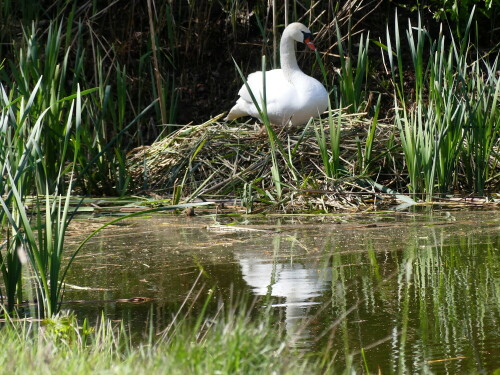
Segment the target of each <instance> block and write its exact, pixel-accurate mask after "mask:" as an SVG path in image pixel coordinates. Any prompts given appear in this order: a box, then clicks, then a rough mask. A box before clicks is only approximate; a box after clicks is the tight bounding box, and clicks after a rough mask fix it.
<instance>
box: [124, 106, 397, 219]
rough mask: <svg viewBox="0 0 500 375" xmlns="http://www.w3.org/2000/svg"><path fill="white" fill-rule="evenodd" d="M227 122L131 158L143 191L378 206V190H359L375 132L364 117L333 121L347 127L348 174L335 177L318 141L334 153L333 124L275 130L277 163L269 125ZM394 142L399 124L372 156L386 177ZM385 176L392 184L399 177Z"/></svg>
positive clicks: (286, 204) (178, 135)
mask: <svg viewBox="0 0 500 375" xmlns="http://www.w3.org/2000/svg"><path fill="white" fill-rule="evenodd" d="M336 116H340V112H337V113H336ZM221 117H222V115H219V116H216V117H215V118H213V119H211V120H210V121H207V122H205V123H203V124H201V125H194V126H186V127H183V128H181V129H180V130H178V131H176V132H174V133H172V134H170V135H169V136H168V137H166V138H164V139H163V140H161V141H158V142H155V143H154V144H152V145H151V146H143V147H139V148H136V149H134V150H132V151H131V152H130V153H129V155H128V158H127V160H128V169H129V173H130V175H131V177H132V180H133V185H134V187H135V189H136V191H142V192H144V191H151V190H153V191H155V192H156V193H160V194H161V193H163V194H164V195H167V196H168V195H170V196H172V197H174V196H178V195H182V197H183V198H184V199H187V200H192V199H194V198H195V197H205V198H208V197H212V198H214V197H219V198H225V199H226V198H232V199H239V200H240V202H241V204H242V205H245V206H248V205H252V204H254V203H257V202H264V203H280V205H281V207H282V208H284V209H287V208H288V209H291V208H292V207H293V208H294V209H295V208H297V207H304V208H306V207H307V209H311V207H312V208H314V207H317V208H318V209H322V210H325V209H332V208H333V209H346V208H352V209H357V208H358V207H359V206H360V205H364V204H366V203H367V199H368V200H370V202H371V201H372V200H373V197H374V190H373V187H372V186H369V185H366V184H363V183H361V184H360V178H361V177H363V178H366V177H367V176H366V175H364V176H361V174H360V173H362V172H363V171H364V172H365V173H366V171H367V170H369V168H367V166H366V165H365V166H363V165H360V160H359V159H360V155H362V154H363V152H364V150H365V149H364V148H365V140H366V137H367V132H368V129H369V127H370V122H369V121H367V120H365V119H364V117H363V116H362V115H360V114H355V115H346V114H342V116H341V117H336V118H334V121H340V124H341V133H340V137H341V148H340V160H341V165H342V168H343V170H342V171H339V173H338V175H337V176H335V178H333V177H332V176H328V175H327V173H326V172H325V165H324V161H323V159H322V158H321V152H320V145H319V137H321V136H323V137H324V139H325V140H326V144H327V147H330V146H329V141H330V133H329V132H330V130H329V124H328V121H327V120H316V121H314V122H311V123H309V124H308V125H307V126H305V127H304V126H302V127H290V126H281V127H273V129H274V134H275V135H274V139H275V141H274V143H275V144H276V143H279V144H280V145H281V147H280V148H279V147H278V148H276V147H275V148H274V149H275V151H274V155H275V158H274V162H273V156H272V155H273V152H272V151H273V147H272V143H273V136H271V135H269V132H268V131H266V128H265V127H264V126H263V125H258V124H252V123H241V124H237V125H231V126H229V125H228V124H227V123H225V122H219V119H220V118H221ZM320 121H322V122H320ZM393 137H394V132H393V127H392V125H384V124H381V123H379V124H378V125H377V129H376V135H375V141H374V143H373V146H372V154H373V155H378V156H377V158H373V160H376V159H377V168H376V171H377V173H378V177H379V178H380V176H382V175H383V174H384V173H382V171H383V169H384V168H385V169H388V168H389V166H388V163H387V161H388V160H389V159H391V160H392V159H393V155H391V157H390V158H389V157H388V152H387V149H388V147H387V145H388V142H389V140H390V139H393ZM329 155H330V156H331V153H330V154H329ZM361 159H362V157H361ZM373 160H372V161H373ZM273 167H274V168H275V171H274V172H275V174H273ZM389 169H390V168H389ZM374 170H375V169H374ZM276 173H277V174H276ZM386 174H387V175H388V176H389V175H390V176H391V177H390V178H392V179H393V177H394V172H393V171H388V173H386ZM277 175H278V176H279V177H278V180H279V186H277V178H276V176H277ZM379 181H380V180H379ZM389 182H390V181H389ZM363 185H365V186H363ZM391 201H392V200H391Z"/></svg>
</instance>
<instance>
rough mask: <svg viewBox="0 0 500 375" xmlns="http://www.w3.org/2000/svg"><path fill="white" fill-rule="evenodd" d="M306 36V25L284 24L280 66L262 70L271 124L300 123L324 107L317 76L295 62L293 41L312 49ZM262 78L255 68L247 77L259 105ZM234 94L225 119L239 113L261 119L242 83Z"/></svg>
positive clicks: (325, 101)
mask: <svg viewBox="0 0 500 375" xmlns="http://www.w3.org/2000/svg"><path fill="white" fill-rule="evenodd" d="M310 38H311V32H310V31H309V29H308V28H306V27H305V26H304V25H302V24H301V23H298V22H295V23H292V24H290V25H288V27H287V28H286V29H285V31H284V32H283V36H282V37H281V43H280V61H281V69H273V70H270V71H267V72H266V104H267V115H268V117H269V121H270V122H271V123H273V124H276V125H282V124H286V123H287V122H288V121H290V122H291V123H292V124H294V125H302V124H305V123H306V122H307V121H309V119H310V118H311V117H317V116H319V115H320V114H321V113H323V112H324V111H325V110H326V109H327V108H328V93H327V92H326V89H325V87H324V86H323V85H322V84H321V83H320V82H319V81H318V80H316V79H314V78H313V77H310V76H308V75H307V74H304V72H302V70H300V68H299V66H298V65H297V58H296V56H295V45H296V42H302V43H306V44H307V45H308V47H309V48H311V49H315V47H314V44H313V43H312V42H311V41H310ZM262 78H263V77H262V72H255V73H252V74H250V75H249V76H248V79H247V84H248V86H249V87H250V90H251V91H252V93H253V95H254V97H255V99H256V100H257V102H258V104H259V107H261V108H262V106H261V101H262V97H263V94H262V93H263V89H262V83H263V82H262ZM238 95H239V96H240V97H239V98H238V100H237V101H236V104H235V105H234V107H233V108H231V111H229V114H228V115H227V117H226V120H227V121H229V120H234V119H236V118H238V117H241V116H252V117H256V118H258V119H260V120H262V119H261V118H260V115H259V112H258V110H257V108H256V107H255V105H254V103H253V101H252V97H251V95H250V93H249V92H248V89H247V87H246V85H243V86H242V87H241V89H240V91H239V92H238Z"/></svg>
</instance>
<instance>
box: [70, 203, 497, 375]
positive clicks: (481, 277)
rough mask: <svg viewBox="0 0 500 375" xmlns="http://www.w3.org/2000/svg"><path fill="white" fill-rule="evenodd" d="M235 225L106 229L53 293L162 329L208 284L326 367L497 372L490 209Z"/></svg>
mask: <svg viewBox="0 0 500 375" xmlns="http://www.w3.org/2000/svg"><path fill="white" fill-rule="evenodd" d="M230 220H231V219H228V218H220V221H221V222H222V224H228V223H229V221H230ZM236 221H240V223H238V222H236V223H232V224H236V226H234V225H230V226H218V225H214V219H213V217H203V216H198V217H194V218H186V217H174V216H155V217H152V218H144V219H134V220H130V221H129V222H127V224H126V225H124V226H120V227H115V228H112V229H110V230H107V231H105V232H104V233H103V234H102V235H100V236H99V237H96V238H95V239H94V240H93V242H92V243H89V244H88V246H87V247H86V248H85V249H84V250H83V251H82V252H81V254H80V255H79V257H78V259H77V260H76V262H75V263H74V267H73V268H72V273H71V275H69V277H68V280H67V281H68V283H69V284H70V286H71V287H70V288H68V290H67V292H66V296H65V298H66V300H67V301H76V300H81V302H70V303H68V305H67V306H68V307H69V308H71V309H74V310H76V311H77V313H78V314H79V316H87V317H89V318H92V317H97V316H100V314H101V312H104V314H105V315H106V316H107V317H108V318H111V319H125V320H126V321H127V322H129V324H130V327H131V329H132V330H137V332H142V331H144V330H145V328H146V327H147V324H149V323H148V320H149V318H150V317H151V316H152V317H153V318H152V319H153V322H152V323H153V324H154V325H155V327H156V328H157V329H158V330H162V329H163V328H165V327H166V326H167V325H168V324H169V322H171V320H172V316H173V315H174V314H175V313H176V312H177V311H179V307H180V306H181V304H182V303H183V301H187V302H188V303H187V304H186V306H188V308H189V309H190V310H191V311H192V312H194V313H195V314H196V311H197V310H198V309H201V305H202V304H203V302H204V300H205V297H204V296H207V295H208V293H209V289H211V290H215V292H216V293H215V295H216V296H218V302H220V301H223V302H224V303H226V304H227V303H229V304H230V303H235V301H237V300H239V298H237V297H236V296H247V300H252V299H255V300H256V301H255V305H253V306H254V309H255V310H259V309H262V308H263V307H264V306H268V305H269V304H271V305H272V310H271V311H272V313H273V314H275V316H276V321H277V324H278V326H279V327H280V328H284V329H285V331H286V334H287V335H288V337H289V339H290V341H291V342H292V343H293V344H294V345H296V346H297V347H299V348H301V349H303V350H309V351H311V352H322V353H327V354H326V357H327V358H326V360H328V361H334V363H335V365H336V366H338V368H344V367H346V365H347V366H348V365H349V364H350V363H351V361H352V362H355V363H358V364H360V365H361V364H362V363H363V359H362V350H363V351H364V356H365V358H366V365H367V366H368V368H369V369H370V372H377V371H378V369H381V371H382V372H383V373H387V372H390V373H393V372H395V373H398V372H405V373H415V372H435V373H470V372H490V371H492V370H493V369H496V368H498V367H500V356H498V353H499V352H500V331H499V329H498V327H499V323H500V322H499V320H500V298H499V296H500V289H499V288H500V284H499V273H500V272H499V271H500V253H499V248H500V231H499V229H500V218H499V215H498V213H497V212H481V211H479V212H461V211H457V212H451V213H446V212H434V213H433V214H430V215H429V214H418V213H417V214H380V215H377V216H366V215H363V216H349V215H346V216H323V217H314V218H311V217H308V218H304V217H280V218H269V219H262V218H255V219H252V218H240V219H237V220H236ZM248 229H251V231H248ZM200 270H202V271H203V276H202V277H201V279H202V280H203V281H202V282H199V283H198V284H197V285H195V287H194V288H193V285H194V283H195V280H196V279H197V277H198V275H199V273H200ZM201 284H204V287H202V285H201ZM192 289H194V292H192V293H191V294H189V291H190V290H192ZM200 293H201V294H200ZM187 296H188V297H187ZM133 297H142V298H143V299H139V300H128V299H130V298H133ZM133 301H136V302H137V301H139V302H142V303H133ZM216 305H217V302H215V303H214V306H211V307H210V308H211V309H212V312H214V311H215V310H216V309H217V306H216ZM363 366H365V364H363Z"/></svg>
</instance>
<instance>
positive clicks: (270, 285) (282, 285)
mask: <svg viewBox="0 0 500 375" xmlns="http://www.w3.org/2000/svg"><path fill="white" fill-rule="evenodd" d="M281 246H282V241H281V235H277V236H276V237H274V241H273V247H274V249H273V257H272V258H270V257H269V256H268V255H266V250H267V249H263V250H261V251H258V250H250V251H242V250H237V251H235V257H236V259H238V262H239V263H240V266H241V273H242V275H243V279H244V280H245V281H246V283H247V284H248V285H249V286H250V287H251V288H252V291H253V293H254V294H255V295H257V296H271V297H282V298H284V302H282V303H279V302H278V303H273V304H272V306H273V307H277V308H284V309H285V326H286V331H287V333H288V334H289V335H290V336H292V337H293V341H294V342H308V341H309V338H310V333H309V332H308V331H306V330H304V329H300V328H301V326H302V325H303V323H304V319H305V318H306V317H307V310H308V307H309V306H311V305H315V304H319V303H320V302H318V301H315V300H314V298H315V297H319V296H321V295H322V293H323V292H324V291H325V290H327V289H328V283H329V281H330V280H331V272H330V271H331V268H329V267H325V268H321V267H320V266H319V264H318V262H317V261H314V259H313V261H307V260H306V261H304V260H302V259H300V260H294V257H293V256H292V255H290V256H286V257H283V256H282V254H281ZM267 253H268V252H267Z"/></svg>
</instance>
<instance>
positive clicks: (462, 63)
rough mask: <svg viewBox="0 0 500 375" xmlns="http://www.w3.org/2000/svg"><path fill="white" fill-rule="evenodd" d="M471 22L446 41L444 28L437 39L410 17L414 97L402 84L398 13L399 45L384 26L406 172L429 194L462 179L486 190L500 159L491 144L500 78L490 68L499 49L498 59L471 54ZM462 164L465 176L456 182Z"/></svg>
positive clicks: (415, 188) (414, 187)
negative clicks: (456, 37) (459, 34)
mask: <svg viewBox="0 0 500 375" xmlns="http://www.w3.org/2000/svg"><path fill="white" fill-rule="evenodd" d="M471 22H472V15H471V17H470V20H469V25H468V27H467V30H466V31H467V32H466V35H465V36H464V38H463V39H462V40H460V41H459V42H456V41H455V40H454V39H451V40H450V41H447V40H446V37H445V35H444V33H443V32H440V33H439V35H438V38H437V39H433V38H432V37H431V36H430V35H429V34H428V32H427V31H426V30H425V28H424V27H423V26H422V23H421V19H420V17H419V18H418V22H417V25H416V26H413V25H412V23H411V21H408V28H407V31H406V37H407V41H408V45H409V48H410V51H411V54H410V57H411V62H412V68H413V70H412V71H411V73H412V74H413V75H414V78H415V79H414V84H413V90H412V91H413V95H412V96H409V95H408V90H407V89H406V87H405V86H406V82H405V81H404V75H405V74H406V72H405V70H403V53H404V52H403V49H402V46H401V44H402V41H401V37H400V33H399V26H398V24H399V22H398V17H397V14H396V17H395V24H394V35H393V38H394V40H395V49H394V50H393V48H392V45H391V35H390V32H389V29H388V28H387V56H388V60H389V64H390V68H391V74H392V81H393V84H394V93H395V95H394V106H395V108H396V118H395V122H396V125H397V127H398V129H399V133H400V138H401V145H402V148H403V152H404V155H405V161H406V167H407V170H408V175H409V184H408V188H409V190H410V191H411V192H413V193H422V194H424V195H425V197H426V199H427V200H430V199H432V196H433V194H434V193H435V192H436V191H437V192H439V193H446V192H449V191H450V190H452V189H453V188H455V187H458V186H460V185H461V186H460V187H462V188H469V189H473V191H475V192H477V193H479V194H483V193H484V186H485V182H486V181H487V180H488V178H489V177H490V170H491V169H490V168H489V166H490V165H491V163H492V160H493V162H494V160H498V155H497V156H495V153H494V147H495V146H494V145H498V142H499V129H500V126H499V123H500V116H499V114H498V109H497V108H496V107H497V105H496V103H497V101H498V99H497V98H498V92H499V79H498V77H496V76H495V73H493V72H494V70H493V69H496V67H497V66H498V56H497V57H496V58H495V59H494V62H493V64H490V63H488V62H487V60H486V59H484V58H481V57H480V56H479V55H478V54H477V55H476V58H475V59H473V60H472V62H471V61H470V51H471V50H473V49H474V47H473V46H472V44H471V43H470V41H469V31H470V25H471ZM426 45H427V47H426ZM393 55H395V56H396V59H394V57H393ZM426 56H429V59H428V60H427V61H426ZM480 65H482V68H481V67H480ZM462 169H465V171H466V179H465V180H464V181H459V179H458V173H459V172H460V170H462Z"/></svg>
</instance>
